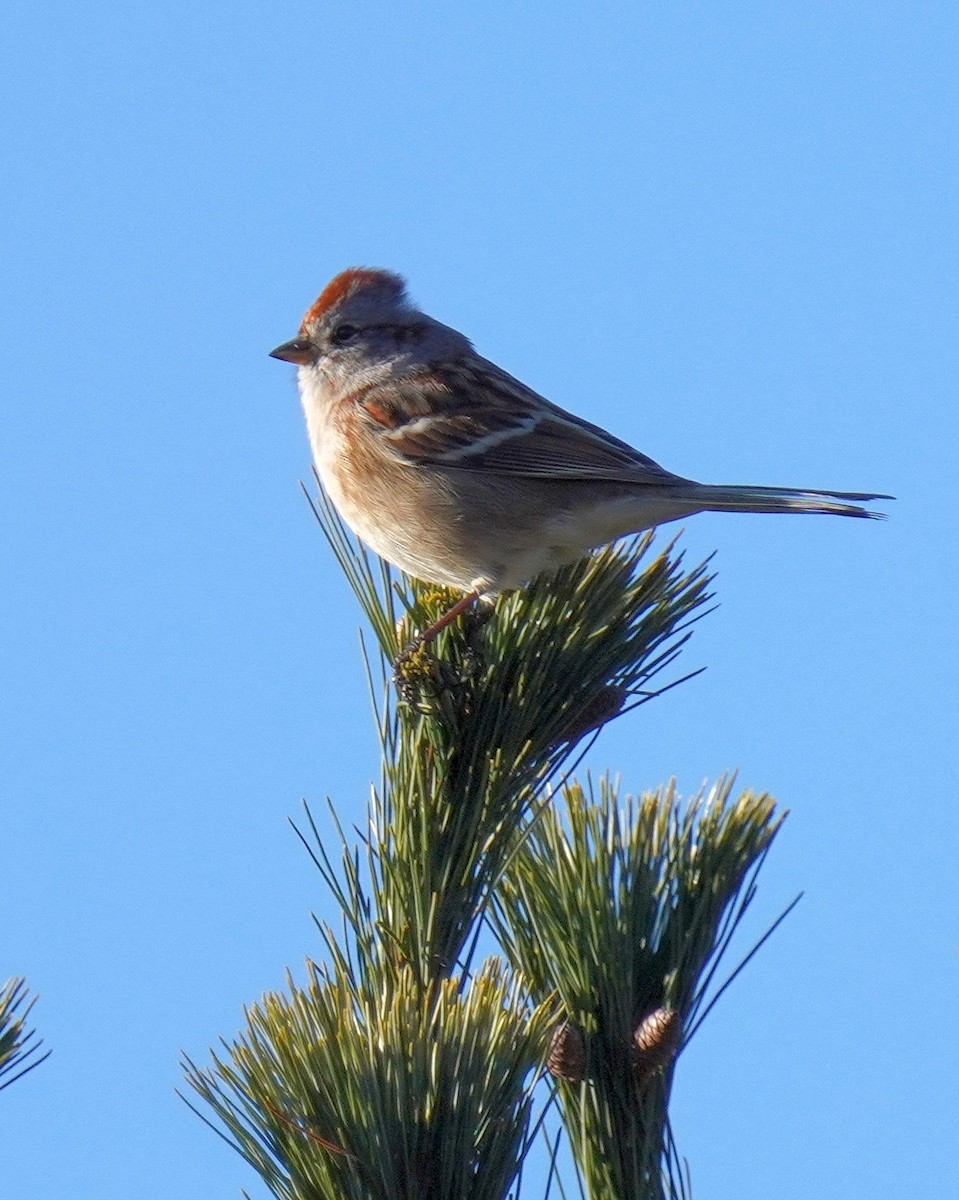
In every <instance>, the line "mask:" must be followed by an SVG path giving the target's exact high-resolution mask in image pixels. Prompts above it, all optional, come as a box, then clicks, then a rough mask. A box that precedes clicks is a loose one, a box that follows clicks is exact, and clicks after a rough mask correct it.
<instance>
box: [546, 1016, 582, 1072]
mask: <svg viewBox="0 0 959 1200" xmlns="http://www.w3.org/2000/svg"><path fill="white" fill-rule="evenodd" d="M546 1069H547V1070H548V1071H549V1073H550V1075H552V1076H554V1077H555V1078H556V1079H565V1080H567V1081H568V1082H569V1083H582V1082H583V1077H584V1075H585V1074H586V1041H585V1039H584V1038H583V1034H582V1031H581V1030H579V1029H577V1028H576V1026H575V1025H572V1024H571V1023H570V1022H569V1021H561V1022H560V1023H559V1025H557V1026H556V1028H555V1029H554V1030H553V1037H552V1041H551V1042H550V1045H549V1056H548V1057H547V1059H546Z"/></svg>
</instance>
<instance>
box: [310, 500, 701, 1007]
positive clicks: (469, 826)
mask: <svg viewBox="0 0 959 1200" xmlns="http://www.w3.org/2000/svg"><path fill="white" fill-rule="evenodd" d="M314 512H315V513H316V516H317V519H318V520H319V521H320V524H321V526H322V528H323V530H324V533H325V535H326V537H327V540H328V541H329V542H330V544H331V546H333V547H334V550H335V551H336V554H337V557H338V559H339V561H340V563H341V565H342V566H343V569H344V571H345V573H346V575H347V578H348V580H349V582H350V584H351V586H352V587H353V588H354V590H355V591H356V594H357V598H358V599H359V601H360V604H361V605H362V607H363V609H364V611H365V612H366V613H367V616H368V617H369V619H370V623H371V625H372V626H373V629H374V632H375V633H376V635H377V638H378V641H379V644H380V650H381V654H382V659H381V674H382V676H383V680H384V684H385V685H386V689H385V690H386V697H385V699H384V701H383V702H382V711H381V714H380V728H381V738H382V743H383V761H384V774H383V779H382V782H381V785H380V787H379V789H378V790H377V792H376V794H375V796H374V801H373V809H372V814H371V822H372V828H371V835H370V840H369V844H368V850H369V860H370V861H369V865H370V873H371V887H372V889H373V893H374V894H373V898H372V904H373V907H374V909H375V910H376V912H377V915H378V919H379V921H380V922H381V923H382V924H383V926H385V928H387V929H388V930H389V931H390V935H391V936H392V937H394V938H396V939H397V940H398V942H399V943H400V945H401V946H402V953H403V956H404V958H405V959H406V961H408V962H409V963H410V964H411V965H412V966H413V969H414V971H416V972H417V974H418V976H419V978H420V979H421V980H422V981H423V982H424V984H425V983H426V981H428V980H429V979H432V978H439V977H442V976H443V975H444V974H446V973H448V972H449V971H450V970H452V968H453V965H454V964H455V963H456V962H457V960H458V959H459V958H460V956H461V954H462V953H463V950H464V946H465V945H466V943H467V939H468V938H469V935H470V930H471V929H472V928H473V925H474V923H475V921H476V919H477V917H478V916H479V915H480V913H481V912H482V911H483V909H484V907H485V905H486V903H487V899H488V896H489V893H490V890H491V888H492V887H493V885H494V883H495V881H496V880H497V879H498V878H499V876H500V874H501V872H502V870H503V867H504V865H505V863H506V861H507V860H508V858H509V856H510V855H511V854H512V853H513V850H514V848H515V844H516V831H517V829H518V828H519V827H520V826H521V825H522V823H523V821H524V819H525V818H526V817H528V816H529V815H530V813H531V812H532V811H534V810H535V808H536V806H537V803H538V802H539V800H540V798H541V797H542V796H543V795H544V792H545V789H546V787H547V785H548V784H549V782H550V781H551V780H552V779H554V778H556V776H557V775H558V774H559V773H560V772H561V771H562V769H563V768H564V767H565V766H566V764H567V763H568V760H569V759H570V757H571V755H572V754H573V753H574V752H575V749H576V746H577V743H578V742H579V741H580V740H581V739H582V737H584V736H585V735H586V734H588V733H590V732H591V731H592V730H593V729H594V728H596V727H597V726H598V725H601V724H602V723H604V722H605V721H606V720H610V719H613V718H614V717H615V716H616V715H617V714H618V713H619V712H620V711H621V710H623V709H625V708H627V707H631V706H633V705H634V704H635V703H643V702H646V701H647V700H649V699H651V698H652V697H653V696H654V695H656V694H658V693H657V692H656V691H655V690H653V689H651V688H650V684H651V682H652V680H653V679H654V677H656V676H657V675H659V674H660V673H661V672H663V671H664V670H665V669H666V668H667V667H669V666H671V665H672V664H673V662H674V660H675V658H676V656H677V655H678V654H679V652H680V649H681V648H682V646H683V645H684V643H685V641H686V640H687V638H688V637H689V633H690V626H691V624H692V623H693V621H694V620H696V619H697V618H698V617H699V616H701V615H702V614H703V611H704V608H705V605H706V603H707V601H708V600H709V594H708V585H709V582H710V577H709V575H708V571H707V567H706V565H705V564H701V565H700V566H698V567H695V568H693V569H692V570H688V571H687V570H686V569H685V568H684V567H683V563H682V555H681V554H678V553H676V552H675V543H669V544H668V545H667V546H666V547H665V549H664V550H663V551H661V552H660V553H659V554H658V555H654V554H653V536H652V535H651V534H644V535H642V536H640V537H637V538H634V539H632V540H630V541H628V542H626V543H624V544H621V545H618V546H612V547H607V548H606V549H604V550H601V551H599V552H597V553H596V554H594V555H592V556H590V557H588V558H586V559H584V560H583V561H582V562H580V563H577V564H576V565H575V566H572V567H569V568H567V569H566V570H564V571H562V572H560V573H559V575H556V576H552V577H550V578H543V579H539V580H537V581H535V582H534V583H533V584H532V585H531V586H529V587H528V588H525V589H523V590H522V591H517V592H512V593H508V594H506V595H503V596H501V597H499V599H498V601H497V603H496V605H495V607H493V608H492V609H491V610H486V611H485V612H482V611H480V612H477V613H475V614H474V615H473V616H472V617H467V618H466V619H463V620H461V621H458V622H456V623H454V624H453V625H452V626H450V627H449V628H448V629H447V630H445V631H444V632H443V633H441V634H440V635H439V637H438V638H437V639H436V641H435V643H433V644H432V645H431V646H430V647H428V648H426V649H424V650H423V651H422V652H421V653H420V654H419V655H418V657H417V658H416V659H415V660H414V662H413V663H412V665H411V666H410V667H408V668H405V669H404V673H403V677H402V678H401V679H400V680H399V681H398V682H399V686H400V693H401V699H400V701H399V702H396V701H395V700H394V699H393V695H392V690H391V689H390V687H389V679H390V675H391V670H390V668H391V664H392V661H393V660H394V659H395V658H396V656H397V655H398V654H399V652H400V650H401V649H402V648H403V647H404V646H405V645H406V644H407V643H408V641H409V639H410V638H411V637H412V636H413V633H414V632H415V630H416V629H417V628H425V627H426V626H428V625H430V624H432V622H433V621H434V620H435V619H436V617H437V616H438V615H439V614H440V613H441V612H443V611H444V610H445V609H446V608H447V607H448V606H449V604H450V602H451V600H452V598H453V597H452V596H451V594H449V593H446V592H442V591H437V590H436V589H435V588H431V587H428V586H426V585H423V584H420V583H418V582H416V581H412V580H409V579H407V578H405V577H400V576H396V575H395V574H392V573H390V572H389V569H388V568H385V567H383V568H382V569H381V571H380V572H378V571H377V569H376V568H375V567H374V566H373V565H372V563H371V559H370V556H369V555H368V554H367V552H366V551H365V550H364V549H363V547H362V546H361V545H360V544H359V543H358V542H357V541H356V540H355V539H353V538H352V535H350V534H349V533H348V532H347V531H346V530H345V529H344V527H343V525H342V523H341V521H340V520H339V518H338V517H337V515H336V513H335V512H334V511H333V509H332V508H331V507H330V505H329V502H328V501H327V500H326V499H325V497H323V495H322V493H321V494H320V496H319V497H318V498H317V499H316V501H315V502H314ZM397 603H399V605H400V607H401V609H402V611H403V612H404V614H405V615H404V617H403V618H402V619H401V620H399V621H396V619H395V618H396V604H397ZM371 674H373V672H372V670H371Z"/></svg>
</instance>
